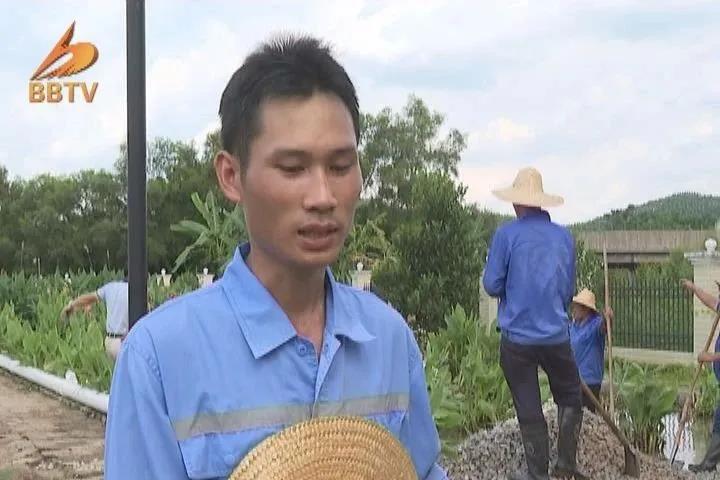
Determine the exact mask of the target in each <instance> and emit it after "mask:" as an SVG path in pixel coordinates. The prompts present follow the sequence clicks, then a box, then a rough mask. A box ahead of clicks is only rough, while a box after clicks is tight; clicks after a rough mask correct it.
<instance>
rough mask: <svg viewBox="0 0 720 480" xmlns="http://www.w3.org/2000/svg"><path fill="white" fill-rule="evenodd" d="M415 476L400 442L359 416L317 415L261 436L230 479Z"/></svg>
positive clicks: (412, 478) (406, 479) (404, 478)
mask: <svg viewBox="0 0 720 480" xmlns="http://www.w3.org/2000/svg"><path fill="white" fill-rule="evenodd" d="M380 478H382V479H386V478H387V479H397V480H416V479H417V473H416V472H415V467H414V466H413V463H412V460H411V459H410V456H409V455H408V453H407V451H406V450H405V447H404V446H403V445H402V444H401V443H400V442H399V441H398V440H397V439H396V438H395V437H394V436H393V435H392V434H391V433H390V432H389V431H388V430H386V429H385V428H384V427H382V426H381V425H379V424H378V423H375V422H372V421H370V420H366V419H365V418H361V417H351V416H335V417H317V418H313V419H311V420H307V421H304V422H301V423H297V424H295V425H293V426H291V427H289V428H287V429H285V430H282V431H280V432H278V433H277V434H275V435H272V436H270V437H268V438H266V439H265V440H264V441H262V442H261V443H259V444H258V445H257V446H256V447H255V448H253V449H252V450H251V451H250V452H249V453H248V454H247V455H246V456H245V458H243V460H242V461H241V462H240V464H239V465H238V466H237V467H236V468H235V470H234V471H233V473H232V475H230V477H229V480H285V479H287V480H290V479H292V480H311V479H312V480H341V479H343V480H344V479H353V480H375V479H380Z"/></svg>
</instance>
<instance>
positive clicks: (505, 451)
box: [443, 406, 720, 480]
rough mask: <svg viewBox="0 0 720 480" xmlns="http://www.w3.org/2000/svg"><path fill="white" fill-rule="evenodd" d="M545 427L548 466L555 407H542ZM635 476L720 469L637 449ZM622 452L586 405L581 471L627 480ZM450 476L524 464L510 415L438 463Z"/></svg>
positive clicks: (464, 477)
mask: <svg viewBox="0 0 720 480" xmlns="http://www.w3.org/2000/svg"><path fill="white" fill-rule="evenodd" d="M545 418H546V419H547V422H548V428H549V431H550V439H551V441H550V462H551V463H550V466H551V468H552V465H553V464H554V463H555V458H556V456H557V451H556V450H555V441H556V439H557V411H556V409H555V407H554V406H553V407H552V408H546V409H545ZM637 455H638V459H639V461H640V468H641V475H640V478H641V479H647V480H660V479H663V480H664V479H668V480H672V479H702V480H704V479H718V480H720V471H719V472H717V473H713V474H701V475H695V474H693V473H692V472H689V471H687V470H682V469H681V468H680V467H677V466H671V465H670V462H669V461H667V460H664V459H661V458H653V457H649V456H647V455H643V454H640V453H638V454H637ZM624 458H625V457H624V451H623V447H622V445H621V444H620V442H619V441H618V440H617V439H616V438H615V436H614V435H613V433H612V431H611V430H610V429H609V428H608V427H607V426H606V425H605V423H604V422H603V419H602V418H601V417H600V416H597V415H594V414H592V413H590V412H588V411H587V410H586V411H585V417H584V419H583V428H582V434H581V438H580V444H579V448H578V465H579V470H580V472H581V473H584V474H585V475H587V476H588V477H589V478H591V479H593V480H602V479H629V478H631V477H627V476H625V475H623V474H622V471H623V467H624ZM443 463H444V464H445V466H446V468H447V469H448V473H449V474H450V478H452V479H453V480H471V479H472V480H485V479H487V480H491V479H492V480H497V479H503V478H506V477H507V475H509V474H511V473H513V472H515V471H517V470H518V469H521V468H522V467H523V466H524V463H525V456H524V453H523V447H522V442H521V440H520V431H519V429H518V423H517V420H516V419H511V420H508V421H506V422H504V423H501V424H498V425H496V426H495V427H494V428H492V429H491V430H485V431H482V432H479V433H476V434H474V435H472V436H471V437H469V438H468V439H467V440H465V442H463V443H462V444H461V445H460V447H459V448H458V455H457V457H455V458H453V459H446V460H445V462H443Z"/></svg>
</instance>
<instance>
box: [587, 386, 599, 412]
mask: <svg viewBox="0 0 720 480" xmlns="http://www.w3.org/2000/svg"><path fill="white" fill-rule="evenodd" d="M600 387H601V385H599V384H597V385H590V384H588V388H589V389H590V391H591V392H592V394H593V396H594V397H595V398H596V399H597V401H598V402H599V401H600ZM583 407H585V408H587V409H588V410H590V411H591V412H592V413H595V404H594V403H592V402H591V401H590V397H588V396H587V395H585V392H583Z"/></svg>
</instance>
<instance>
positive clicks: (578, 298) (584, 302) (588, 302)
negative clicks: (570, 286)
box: [572, 295, 598, 312]
mask: <svg viewBox="0 0 720 480" xmlns="http://www.w3.org/2000/svg"><path fill="white" fill-rule="evenodd" d="M572 301H573V303H577V304H578V305H582V306H583V307H587V308H589V309H590V310H592V311H594V312H597V311H598V309H597V307H596V306H595V303H593V301H592V300H590V299H589V298H585V297H583V296H581V295H576V296H574V297H573V299H572Z"/></svg>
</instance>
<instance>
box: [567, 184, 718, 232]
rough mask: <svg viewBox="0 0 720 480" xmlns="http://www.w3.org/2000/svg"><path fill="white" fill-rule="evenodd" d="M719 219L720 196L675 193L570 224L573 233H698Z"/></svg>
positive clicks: (712, 225)
mask: <svg viewBox="0 0 720 480" xmlns="http://www.w3.org/2000/svg"><path fill="white" fill-rule="evenodd" d="M719 220H720V196H716V195H701V194H698V193H677V194H674V195H670V196H669V197H665V198H661V199H658V200H652V201H650V202H647V203H644V204H642V205H628V207H627V208H625V209H623V210H612V211H611V212H610V213H606V214H605V215H603V216H602V217H598V218H595V219H593V220H590V221H588V222H583V223H578V224H575V225H572V228H573V229H574V230H586V231H591V230H702V229H713V228H715V224H716V222H718V221H719Z"/></svg>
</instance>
